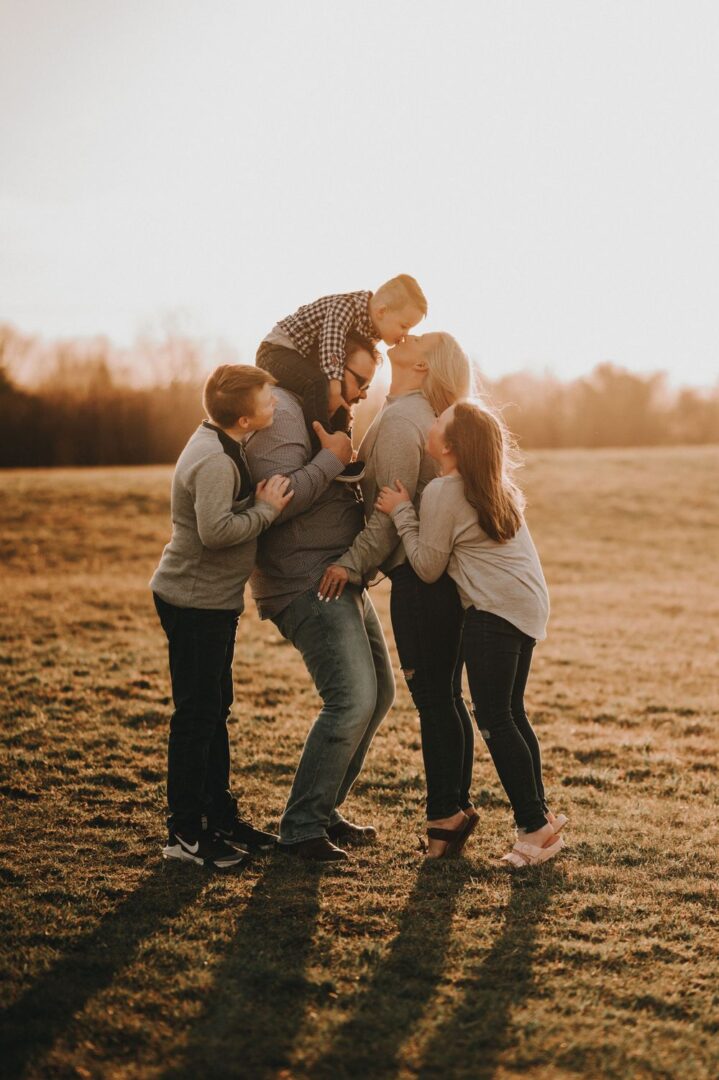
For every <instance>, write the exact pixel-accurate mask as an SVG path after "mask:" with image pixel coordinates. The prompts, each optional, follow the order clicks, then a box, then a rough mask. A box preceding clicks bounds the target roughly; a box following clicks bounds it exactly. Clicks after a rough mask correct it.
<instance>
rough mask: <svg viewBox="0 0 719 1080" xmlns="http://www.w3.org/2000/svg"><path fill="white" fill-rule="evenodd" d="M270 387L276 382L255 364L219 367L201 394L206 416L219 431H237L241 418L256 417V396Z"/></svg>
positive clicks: (209, 378)
mask: <svg viewBox="0 0 719 1080" xmlns="http://www.w3.org/2000/svg"><path fill="white" fill-rule="evenodd" d="M267 383H269V384H270V386H275V385H276V383H277V379H275V378H274V377H273V376H272V375H270V373H269V371H263V370H262V368H258V367H255V366H254V364H220V366H219V367H217V368H215V370H214V371H213V372H212V374H211V375H209V376H208V379H207V382H206V383H205V388H204V390H203V391H202V404H203V406H204V409H205V412H206V413H207V415H208V416H209V418H210V420H212V422H213V423H214V424H217V426H218V427H221V428H230V427H234V426H235V424H236V423H237V421H238V420H239V419H240V417H241V416H253V415H254V412H255V395H256V394H257V391H258V390H261V389H262V387H263V386H265V385H266V384H267Z"/></svg>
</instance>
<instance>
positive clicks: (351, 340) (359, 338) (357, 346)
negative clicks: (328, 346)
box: [345, 330, 382, 365]
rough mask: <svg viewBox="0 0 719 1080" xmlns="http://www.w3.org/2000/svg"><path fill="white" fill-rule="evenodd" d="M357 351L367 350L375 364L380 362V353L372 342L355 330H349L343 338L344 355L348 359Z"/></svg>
mask: <svg viewBox="0 0 719 1080" xmlns="http://www.w3.org/2000/svg"><path fill="white" fill-rule="evenodd" d="M357 352H368V353H369V354H370V356H371V357H372V359H373V360H374V362H375V364H376V365H379V364H381V363H382V353H381V352H380V351H379V349H376V348H375V347H374V345H373V344H372V342H371V341H370V340H369V339H368V338H366V337H364V335H362V334H358V333H357V331H356V330H350V331H349V332H348V334H347V338H346V340H345V357H346V358H347V359H348V360H350V359H351V358H352V357H353V356H354V354H355V353H357Z"/></svg>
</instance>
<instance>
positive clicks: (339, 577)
mask: <svg viewBox="0 0 719 1080" xmlns="http://www.w3.org/2000/svg"><path fill="white" fill-rule="evenodd" d="M349 579H350V574H349V570H347V569H345V567H344V566H328V567H327V569H326V570H325V573H324V577H323V578H322V581H321V582H320V587H319V589H318V590H317V595H318V596H319V598H320V600H339V598H340V596H341V595H342V593H343V592H344V587H345V585H346V584H347V582H348V581H349Z"/></svg>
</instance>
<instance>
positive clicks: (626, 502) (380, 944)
mask: <svg viewBox="0 0 719 1080" xmlns="http://www.w3.org/2000/svg"><path fill="white" fill-rule="evenodd" d="M718 474H719V449H717V448H702V449H680V450H641V451H631V452H630V451H627V452H621V451H598V452H577V451H572V452H569V451H567V452H562V451H557V452H544V453H540V454H536V455H535V456H533V457H532V459H531V462H530V464H529V466H528V469H527V473H526V476H525V483H526V487H527V490H528V493H529V496H530V501H531V510H530V522H531V525H532V528H533V532H534V534H535V538H536V540H537V542H538V545H539V547H540V551H541V553H542V556H543V560H544V564H545V568H546V571H547V577H548V580H549V583H550V588H551V591H552V599H553V619H552V623H551V636H550V638H549V640H548V641H547V642H546V643H545V644H544V645H543V646H542V647H541V648H540V649H539V650H538V654H537V659H536V666H535V670H534V675H533V679H532V681H531V683H530V705H531V706H532V709H533V715H534V718H535V720H536V723H537V727H538V729H539V732H540V736H541V739H542V744H543V749H544V755H545V761H546V770H547V776H548V781H549V789H550V791H551V793H552V795H553V802H554V804H555V805H556V806H557V807H558V808H561V809H562V810H565V811H567V812H568V813H569V814H570V815H571V818H572V824H571V826H570V829H569V831H568V835H569V841H570V846H569V848H568V850H567V852H566V855H564V856H563V857H562V858H561V859H559V860H557V861H556V862H555V863H554V864H550V865H549V866H548V867H546V868H543V869H542V870H541V871H540V872H538V873H534V874H532V875H529V876H528V875H524V876H517V877H514V878H511V877H509V876H508V875H507V874H506V873H504V872H502V871H501V870H500V869H498V868H497V866H496V862H495V857H496V856H497V855H498V854H500V853H501V852H502V851H503V850H504V849H505V847H506V842H507V839H508V838H509V817H508V812H507V807H506V805H505V802H504V800H503V798H502V797H501V792H500V790H499V786H498V783H497V780H496V778H495V776H494V774H493V771H492V768H491V766H490V763H489V762H488V759H487V757H486V755H485V754H484V753H483V752H482V751H481V750H480V749H479V748H478V756H477V765H476V773H475V794H476V798H477V802H478V805H479V806H480V807H481V809H482V829H481V832H480V833H479V834H476V839H475V840H474V841H473V844H472V847H471V849H470V851H469V854H468V857H467V858H466V859H464V860H462V861H461V862H460V863H458V864H456V865H446V866H440V865H432V866H422V865H421V863H420V861H419V860H418V857H417V856H416V855H415V854H414V853H413V850H412V849H413V846H414V843H415V841H414V835H415V833H416V832H417V831H419V830H420V829H421V823H422V794H423V780H422V767H421V760H420V752H419V739H418V730H417V721H416V718H415V716H414V714H413V711H412V709H411V708H410V706H409V702H408V697H407V694H406V692H405V690H404V688H403V687H400V689H399V694H398V700H397V704H396V706H395V708H394V710H393V711H392V714H391V716H390V717H389V719H388V720H387V722H386V723H385V725H384V727H383V728H382V729H381V730H380V733H379V734H378V736H377V739H376V742H375V744H374V746H373V749H372V752H371V754H370V758H369V761H368V765H367V768H366V771H365V773H364V775H363V778H362V780H361V782H360V783H359V784H358V786H357V789H356V792H355V793H354V794H353V797H352V811H353V814H354V815H355V816H356V818H357V819H358V820H363V821H365V820H366V821H373V822H375V823H376V824H377V826H378V828H379V830H380V835H381V840H380V843H379V844H378V845H377V846H376V847H375V848H373V849H369V850H365V851H363V852H361V853H360V854H359V855H357V856H356V857H355V858H354V859H353V861H352V862H351V863H350V864H349V865H347V866H346V867H342V868H339V869H336V870H334V871H326V870H325V871H318V870H315V869H305V868H302V867H297V866H296V865H294V864H291V865H290V864H288V863H286V862H284V861H283V860H282V859H281V858H279V857H275V858H271V857H270V858H267V859H264V860H259V859H258V860H255V861H254V862H253V863H252V864H251V866H250V867H249V868H248V869H246V870H245V871H243V872H242V873H240V874H235V875H231V876H220V875H215V876H211V875H208V874H206V873H203V872H200V871H196V870H195V869H194V868H189V867H185V866H179V867H178V866H173V865H163V864H162V862H161V860H160V858H159V849H160V842H161V839H162V819H163V780H164V752H165V738H166V723H167V714H168V681H167V676H166V670H165V653H164V642H163V638H162V635H161V633H160V632H159V628H158V626H157V625H156V618H155V615H154V611H153V609H152V607H151V603H150V597H149V594H148V592H147V589H146V581H147V579H148V577H149V575H150V572H151V570H152V568H153V566H154V564H155V561H156V558H157V556H158V554H159V551H160V549H161V547H162V544H163V543H164V541H165V539H166V533H167V490H168V482H169V477H170V470H169V469H164V468H145V469H113V470H91V471H58V472H37V473H30V472H22V471H19V472H10V473H4V474H2V475H0V497H1V500H2V504H1V505H2V519H3V530H2V539H1V543H2V559H3V564H4V567H5V572H4V574H3V583H2V592H3V600H4V605H3V608H4V611H3V616H2V627H1V638H2V640H1V641H0V663H1V665H2V666H1V668H0V670H1V671H2V676H3V677H2V680H1V682H0V697H1V700H2V710H3V730H2V776H1V778H0V792H1V793H2V796H3V803H4V814H3V822H4V836H3V845H2V847H3V859H2V868H1V869H0V874H1V875H2V882H3V894H2V920H3V921H2V931H3V942H4V945H5V948H4V949H3V957H2V968H1V971H2V982H3V991H2V994H3V1006H4V1009H5V1012H4V1015H3V1021H2V1042H3V1044H4V1047H5V1048H4V1050H3V1057H2V1064H3V1071H4V1074H5V1075H7V1076H19V1075H28V1076H35V1077H40V1076H41V1077H70V1076H73V1077H75V1076H79V1077H95V1076H97V1077H143V1078H145V1077H157V1076H167V1077H189V1076H202V1077H225V1076H227V1077H230V1076H231V1077H252V1078H255V1077H276V1078H280V1077H282V1078H290V1077H296V1078H302V1077H313V1078H314V1077H317V1078H329V1077H362V1078H365V1077H370V1078H374V1077H394V1076H397V1077H403V1078H406V1077H421V1078H429V1077H465V1078H468V1080H470V1078H471V1080H480V1078H487V1080H489V1078H490V1077H492V1078H496V1080H502V1078H508V1077H515V1076H517V1077H519V1076H521V1077H524V1078H532V1080H535V1078H564V1077H576V1076H583V1077H616V1078H622V1080H624V1078H627V1077H681V1078H682V1080H684V1078H687V1080H689V1078H700V1077H701V1078H704V1077H707V1078H708V1077H714V1076H716V1075H717V1074H718V1073H719V1055H718V1053H717V1016H718V1015H719V999H718V993H717V983H716V970H717V952H718V951H719V942H718V937H719V935H718V929H717V923H718V920H717V907H716V899H717V886H716V872H717V854H716V843H717V841H716V838H717V831H716V817H717V795H718V794H719V783H718V781H717V772H716V757H715V743H714V737H715V731H716V721H717V717H718V716H719V689H718V685H719V684H718V682H717V668H716V657H717V654H718V646H719V640H718V639H719V579H718V577H717V572H716V556H717V520H718V519H719V491H718V490H717V485H716V477H717V475H718ZM710 492H713V494H712V495H711V496H710V494H709V493H710ZM373 595H374V597H375V599H376V603H377V605H378V607H379V609H380V611H381V614H382V616H383V619H384V621H385V625H387V617H386V616H387V595H386V592H385V590H384V587H382V586H380V587H379V588H378V589H376V590H374V592H373ZM237 657H238V661H237V666H236V689H237V700H236V704H235V712H234V719H233V729H232V730H233V736H234V747H235V778H236V787H237V790H238V792H239V793H240V794H241V796H242V800H243V803H244V805H245V807H246V808H247V809H248V810H249V811H250V812H251V813H252V815H253V816H254V817H255V818H257V819H258V820H259V821H260V822H262V823H265V824H270V823H275V822H276V821H277V818H278V815H279V813H280V811H281V809H282V805H283V801H284V798H285V795H286V793H287V790H288V786H289V783H290V779H291V776H292V771H293V767H294V765H295V763H296V761H297V758H298V755H299V751H300V747H301V744H302V741H303V737H304V734H305V732H306V729H307V726H308V723H309V721H310V718H311V716H312V712H313V709H314V708H315V704H316V699H315V696H314V692H313V691H312V689H311V687H310V685H309V680H308V678H307V676H306V674H305V672H304V669H303V668H302V665H301V662H300V661H299V658H298V656H297V655H296V654H295V652H294V650H292V649H291V648H289V647H287V646H285V645H283V644H282V643H281V641H280V639H279V636H278V634H277V633H276V631H275V630H274V628H273V627H272V626H271V625H268V624H261V623H260V622H259V621H258V620H257V618H256V616H255V614H254V610H253V611H251V612H249V613H248V615H247V616H246V617H245V618H243V620H242V623H241V629H240V638H239V643H238V650H237Z"/></svg>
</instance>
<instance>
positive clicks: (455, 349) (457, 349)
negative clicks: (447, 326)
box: [422, 334, 472, 416]
mask: <svg viewBox="0 0 719 1080" xmlns="http://www.w3.org/2000/svg"><path fill="white" fill-rule="evenodd" d="M427 364H428V371H427V375H426V377H425V380H424V383H423V385H422V393H423V394H424V396H425V397H426V398H427V401H428V402H429V403H430V405H431V406H432V409H433V410H434V412H435V413H436V415H437V416H439V414H440V413H443V412H444V410H445V409H448V408H449V406H450V405H454V403H455V401H459V400H460V399H461V398H466V397H468V396H469V395H470V394H471V393H472V365H471V364H470V362H469V357H468V356H467V354H466V353H465V351H464V349H463V348H462V347H461V346H460V344H459V342H458V341H456V340H455V338H453V337H452V335H451V334H437V335H436V342H435V343H434V345H433V346H432V348H431V349H430V350H429V352H428V353H427Z"/></svg>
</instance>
